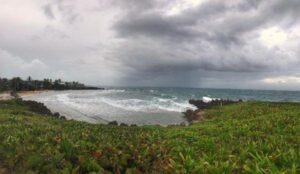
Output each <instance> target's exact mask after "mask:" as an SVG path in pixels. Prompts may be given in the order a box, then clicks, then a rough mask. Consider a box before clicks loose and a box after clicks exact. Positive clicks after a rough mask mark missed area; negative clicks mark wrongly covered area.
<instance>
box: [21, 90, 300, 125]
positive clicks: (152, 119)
mask: <svg viewBox="0 0 300 174" xmlns="http://www.w3.org/2000/svg"><path fill="white" fill-rule="evenodd" d="M203 97H209V98H218V99H232V100H238V99H242V100H246V101H248V100H258V101H289V102H300V92H299V91H271V90H237V89H199V88H153V87H151V88H150V87H149V88H148V87H143V88H142V87H139V88H107V89H106V90H76V91H75V90H74V91H73V90H67V91H48V92H43V93H40V94H36V95H31V96H26V97H24V99H25V100H35V101H39V102H43V103H44V104H45V105H46V106H47V107H48V108H49V109H50V110H52V111H53V112H59V113H60V114H61V115H64V116H66V117H67V118H68V119H74V120H80V121H86V122H90V123H107V122H110V121H117V122H119V123H126V124H137V125H145V124H160V125H170V124H180V123H182V122H185V119H184V118H183V114H182V112H184V111H186V110H187V109H196V108H195V107H194V106H193V105H190V104H189V103H188V100H189V99H202V98H203Z"/></svg>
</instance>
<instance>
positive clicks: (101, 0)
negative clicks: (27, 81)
mask: <svg viewBox="0 0 300 174" xmlns="http://www.w3.org/2000/svg"><path fill="white" fill-rule="evenodd" d="M29 75H30V76H32V77H33V78H38V79H43V78H46V77H50V78H61V79H63V80H76V81H80V82H84V83H87V84H91V85H113V86H177V87H213V88H251V89H287V90H300V1H299V0H226V1H224V0H85V1H81V0H43V1H41V0H0V76H1V77H14V76H21V77H23V78H25V77H27V76H29Z"/></svg>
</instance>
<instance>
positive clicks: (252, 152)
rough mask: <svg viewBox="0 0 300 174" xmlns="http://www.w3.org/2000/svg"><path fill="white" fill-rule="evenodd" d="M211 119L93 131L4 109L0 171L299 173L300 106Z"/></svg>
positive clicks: (256, 107)
mask: <svg viewBox="0 0 300 174" xmlns="http://www.w3.org/2000/svg"><path fill="white" fill-rule="evenodd" d="M205 117H206V119H205V121H203V122H201V123H196V124H193V125H191V126H172V127H167V128H163V127H159V126H144V127H126V126H109V125H93V124H88V123H83V122H77V121H64V120H59V119H55V118H50V117H45V116H40V115H37V114H35V113H32V112H30V111H28V109H27V108H26V107H25V106H20V105H18V104H16V103H15V102H14V101H5V102H4V101H0V142H1V143H0V164H1V165H2V171H6V172H9V171H14V172H16V173H24V171H30V172H36V171H40V172H42V173H60V172H65V173H70V172H73V173H78V172H81V173H87V172H90V171H98V172H101V171H102V172H103V171H110V172H114V173H118V172H121V173H125V172H127V173H139V172H141V173H145V172H147V173H155V172H156V173H161V172H164V173H174V172H176V173H221V172H224V173H278V172H286V173H299V172H300V154H299V153H300V152H299V146H300V139H299V137H300V135H299V132H300V128H299V125H300V104H292V103H277V104H276V103H241V104H234V105H229V106H225V107H222V108H214V109H210V110H207V111H206V114H205ZM0 169H1V167H0ZM4 169H5V170H4ZM0 171H1V170H0Z"/></svg>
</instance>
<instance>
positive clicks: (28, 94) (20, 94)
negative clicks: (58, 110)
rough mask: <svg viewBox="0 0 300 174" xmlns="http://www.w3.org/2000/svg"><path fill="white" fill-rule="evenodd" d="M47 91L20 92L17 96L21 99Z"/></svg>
mask: <svg viewBox="0 0 300 174" xmlns="http://www.w3.org/2000/svg"><path fill="white" fill-rule="evenodd" d="M47 91H49V90H36V91H20V92H18V95H19V96H20V97H21V98H22V97H28V96H32V95H36V94H40V93H42V92H47Z"/></svg>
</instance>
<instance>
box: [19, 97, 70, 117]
mask: <svg viewBox="0 0 300 174" xmlns="http://www.w3.org/2000/svg"><path fill="white" fill-rule="evenodd" d="M16 101H17V103H18V104H20V105H23V106H26V107H28V108H29V110H30V111H32V112H34V113H37V114H41V115H46V116H52V117H55V118H61V119H66V118H65V117H64V116H61V115H60V114H59V113H58V112H55V113H52V112H51V111H50V109H48V108H47V107H46V106H45V105H44V104H43V103H40V102H36V101H31V100H22V99H21V98H19V99H17V100H16Z"/></svg>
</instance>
